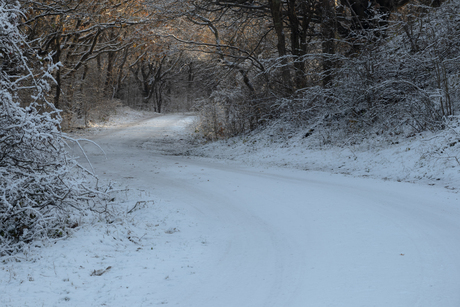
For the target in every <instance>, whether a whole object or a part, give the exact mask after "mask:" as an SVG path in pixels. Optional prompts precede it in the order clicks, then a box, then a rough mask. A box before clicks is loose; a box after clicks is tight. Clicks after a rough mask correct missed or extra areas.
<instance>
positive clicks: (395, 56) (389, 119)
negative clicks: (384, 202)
mask: <svg viewBox="0 0 460 307" xmlns="http://www.w3.org/2000/svg"><path fill="white" fill-rule="evenodd" d="M405 10H406V11H405V12H404V14H401V17H400V18H399V19H398V18H394V19H393V20H391V22H390V23H389V24H388V27H387V28H386V30H385V31H386V32H385V33H386V35H385V36H379V37H375V38H374V39H370V40H369V39H367V40H364V39H363V41H364V42H363V43H362V45H360V47H359V49H358V51H355V52H353V53H350V54H343V53H342V54H340V53H337V54H335V55H334V59H335V63H336V64H335V68H334V70H333V76H334V78H333V80H332V81H331V84H330V85H329V86H327V87H324V86H322V85H321V84H320V85H314V84H313V85H312V86H309V87H307V88H304V89H301V90H299V91H298V92H297V93H296V94H295V96H294V97H293V98H285V99H281V100H278V101H277V102H276V104H275V105H274V108H273V110H276V112H278V115H279V114H280V115H281V116H283V117H284V119H285V121H291V122H297V123H298V124H299V125H308V126H310V127H312V128H315V127H316V126H318V125H321V126H323V127H324V128H325V129H326V130H327V129H330V130H331V131H333V134H334V135H335V136H336V140H347V141H350V142H353V143H354V142H358V141H359V139H362V137H365V136H369V135H373V136H375V135H382V134H384V135H388V136H390V137H391V136H392V135H395V134H406V135H410V134H412V133H414V132H421V131H425V130H438V129H443V128H444V127H445V122H446V119H448V118H449V117H451V116H453V115H455V114H456V112H459V111H460V109H459V107H460V104H459V98H460V87H459V84H460V82H459V81H460V41H459V40H458V37H460V26H459V25H460V23H459V21H460V17H459V15H458V11H459V10H460V1H458V0H453V1H449V2H445V3H443V5H442V6H441V7H439V8H432V7H427V6H423V5H416V4H411V5H408V6H407V7H406V8H405ZM337 44H338V46H339V45H340V43H337ZM321 56H322V55H316V54H312V55H308V56H307V57H305V58H304V60H305V61H314V60H315V59H316V60H317V59H318V57H321ZM321 73H322V72H317V75H318V78H317V79H319V80H320V79H321V78H320V77H321V76H320V74H321ZM275 115H276V114H275Z"/></svg>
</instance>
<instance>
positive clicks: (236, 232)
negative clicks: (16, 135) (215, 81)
mask: <svg viewBox="0 0 460 307" xmlns="http://www.w3.org/2000/svg"><path fill="white" fill-rule="evenodd" d="M133 114H134V115H133ZM149 117H150V118H149ZM147 118H149V119H147ZM141 119H142V120H141ZM133 120H134V122H136V123H133V122H132V121H133ZM139 120H141V121H140V122H139ZM193 120H194V117H193V116H191V115H189V114H174V115H166V116H159V115H157V114H150V115H149V114H145V113H133V112H130V111H129V110H126V109H124V111H123V112H122V113H121V114H120V113H119V116H118V117H115V119H114V120H113V121H112V122H111V123H110V122H109V123H108V124H106V125H100V126H99V127H95V128H93V129H91V130H89V131H84V132H80V134H82V135H77V134H74V136H76V137H88V138H90V139H92V140H94V141H96V142H97V143H98V144H100V146H101V147H102V148H103V149H104V150H105V152H106V155H104V154H103V153H102V152H101V151H100V150H99V149H98V148H96V147H95V146H93V145H92V144H91V143H88V142H86V143H85V142H83V141H82V144H83V145H84V147H85V149H86V151H87V153H88V156H89V158H90V160H91V162H92V166H93V167H94V168H95V170H96V172H97V173H98V174H99V176H100V178H101V180H102V181H104V182H109V181H113V182H115V187H116V188H117V189H118V190H119V191H118V192H116V193H114V197H116V199H117V201H118V203H119V204H120V205H119V208H118V210H119V212H120V215H119V218H117V219H115V220H113V222H112V223H109V224H107V223H103V222H101V221H97V220H92V221H91V222H90V223H87V224H82V225H81V226H79V227H78V228H77V229H76V231H75V233H74V234H73V235H71V237H70V238H68V239H67V240H62V241H59V242H57V243H56V244H53V245H51V246H49V247H47V248H45V249H43V250H41V251H36V253H37V258H38V260H36V261H23V262H7V263H4V264H1V265H0V306H157V305H171V306H187V307H193V306H197V307H198V306H199V307H205V306H213V307H214V306H223V307H227V306H228V307H234V306H238V307H243V306H248V307H253V306H260V307H266V306H273V307H277V306H286V307H291V306H292V307H294V306H340V307H342V306H353V307H355V306H382V307H383V306H385V307H388V306H427V307H428V306H443V307H447V306H452V307H453V306H459V305H460V291H459V290H460V262H459V261H458V259H460V201H459V195H458V193H457V190H456V188H457V187H459V185H458V184H459V183H460V180H459V178H460V174H459V170H460V165H459V164H456V163H457V161H456V159H455V157H456V156H455V153H457V154H458V152H459V148H460V147H459V146H460V144H457V143H455V144H453V145H452V146H451V145H450V144H452V143H453V141H452V142H451V143H448V144H447V143H446V144H447V147H446V148H444V147H442V146H444V145H442V142H441V141H440V140H445V139H448V140H452V139H455V133H456V131H455V130H454V131H453V132H452V133H453V134H452V135H451V134H449V135H447V134H443V135H430V136H429V135H423V136H418V137H417V138H410V139H407V140H405V141H404V142H402V141H401V142H399V144H395V145H394V146H391V147H390V148H380V149H378V148H369V149H367V150H366V148H364V147H363V146H361V147H359V148H333V147H330V148H328V149H327V150H325V149H324V148H316V149H315V148H312V147H311V146H310V147H309V146H307V144H306V140H307V139H302V138H301V137H297V136H291V137H290V138H287V139H286V140H285V141H281V140H280V139H279V138H276V139H275V138H273V137H272V136H270V134H267V135H265V136H260V135H259V136H252V137H247V138H245V139H241V140H238V139H235V140H231V141H229V142H220V143H213V144H208V145H206V146H205V147H199V148H198V147H193V148H191V147H187V146H188V138H189V136H190V134H191V133H192V132H191V130H190V129H189V127H190V124H191V123H192V122H193ZM130 122H131V124H130ZM114 123H116V124H114ZM453 129H456V128H453ZM422 137H423V138H422ZM296 138H297V139H296ZM440 146H441V147H442V148H443V149H442V150H441V151H442V153H441V151H437V150H438V148H440ZM307 148H308V149H307ZM184 152H188V154H189V155H186V156H184V155H179V154H180V153H184ZM76 153H78V152H77V151H76ZM190 154H193V155H200V156H201V157H194V156H190ZM80 155H81V154H80ZM446 155H448V156H446ZM206 157H211V158H206ZM446 157H447V158H446ZM449 157H451V158H449ZM216 158H219V159H216ZM232 160H234V161H232ZM81 162H82V163H83V164H84V165H86V166H87V167H90V166H89V165H88V163H87V162H85V160H84V159H81ZM281 166H282V167H281ZM305 169H309V171H305ZM320 171H321V172H320ZM339 172H342V173H344V174H347V175H344V174H332V173H339ZM363 176H368V177H374V178H365V177H363ZM384 178H386V179H385V180H383V179H384ZM438 179H439V180H438ZM398 181H414V182H416V184H412V183H407V182H398ZM433 185H434V186H433ZM445 187H448V188H447V189H446V188H445ZM452 188H454V190H452Z"/></svg>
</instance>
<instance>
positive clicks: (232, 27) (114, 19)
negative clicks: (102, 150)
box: [0, 0, 460, 254]
mask: <svg viewBox="0 0 460 307" xmlns="http://www.w3.org/2000/svg"><path fill="white" fill-rule="evenodd" d="M0 9H1V11H0V19H1V20H0V25H1V28H0V66H1V89H0V94H1V97H2V101H1V107H0V108H1V114H0V116H1V122H0V124H1V127H0V129H1V130H0V146H1V149H2V151H1V153H0V154H1V156H0V167H1V169H0V170H1V182H0V188H1V191H0V194H1V195H0V197H1V199H2V200H1V205H0V225H1V226H2V229H3V230H1V232H0V253H3V254H9V253H13V252H14V251H16V250H18V249H20V243H18V242H28V241H30V240H32V239H33V238H34V236H35V235H37V236H43V235H47V236H50V237H52V236H56V235H62V233H63V230H62V229H63V228H65V227H66V225H67V227H68V226H69V223H70V222H69V221H65V219H64V218H63V217H64V216H68V214H67V213H65V214H61V215H58V218H54V219H50V218H49V217H50V216H54V217H56V215H55V214H56V212H61V211H62V212H64V211H66V210H67V208H69V207H71V208H76V209H79V208H78V207H79V206H80V205H76V204H77V203H78V204H81V203H82V201H81V200H82V199H85V201H84V203H87V204H89V203H90V202H92V201H93V200H94V199H95V198H97V197H102V198H103V196H101V195H102V194H103V193H102V192H100V190H99V189H98V188H97V187H96V186H93V187H92V188H89V187H87V186H86V185H84V184H83V182H84V180H83V179H82V181H78V180H77V179H75V178H70V177H68V174H69V172H70V170H71V169H78V166H76V164H74V162H72V160H71V159H70V158H68V157H67V156H66V154H65V150H64V149H63V146H64V145H63V144H64V143H63V142H64V140H63V139H62V138H63V136H62V135H61V133H60V131H61V130H62V129H64V130H66V129H70V128H72V127H76V126H86V125H88V124H89V122H90V121H91V120H93V119H94V118H92V117H91V116H95V115H94V114H96V116H98V117H99V118H98V120H101V119H103V118H104V117H106V116H109V115H110V112H111V111H112V110H113V109H114V106H116V105H120V104H123V105H127V106H130V107H133V108H138V109H146V110H152V111H155V112H159V113H162V112H175V111H196V112H199V113H200V114H201V125H200V126H199V132H200V133H202V134H203V136H204V137H205V138H207V139H218V138H226V137H230V136H234V135H237V134H240V133H245V132H247V131H250V130H254V129H256V128H258V127H261V126H264V125H267V124H270V123H271V122H273V121H284V122H286V123H287V124H289V125H291V126H292V127H300V126H302V127H305V126H307V127H310V128H311V130H312V131H313V130H315V129H334V130H337V131H339V132H340V133H339V134H338V135H340V136H341V138H340V139H341V140H346V142H359V139H360V138H363V137H367V136H370V135H379V134H380V135H382V134H384V135H388V136H391V135H394V134H410V133H415V132H420V131H425V130H438V129H445V128H446V127H447V126H448V124H449V121H450V120H451V119H452V118H453V116H455V115H456V114H457V113H458V111H459V110H458V99H459V90H458V89H459V80H460V79H459V67H460V65H459V58H460V52H459V48H460V41H459V39H458V37H460V20H459V19H460V16H459V15H458V11H459V9H460V3H459V1H456V0H453V1H442V0H433V1H430V0H399V1H398V0H375V1H363V0H338V1H330V0H263V1H260V2H258V1H253V0H248V1H247V0H229V1H225V0H224V1H221V0H196V1H188V0H171V1H169V0H158V1H157V0H155V1H153V0H104V1H95V0H77V1H75V0H72V1H71V0H43V1H32V0H19V1H12V0H6V1H2V3H1V4H0ZM33 123H34V124H33ZM305 137H308V134H307V135H306V136H305ZM344 142H345V141H344ZM37 153H39V154H37ZM20 157H21V158H20ZM47 159H51V160H52V161H51V160H47ZM50 161H51V162H50ZM51 170H52V171H51ZM53 172H56V173H53ZM80 173H81V174H82V176H83V177H84V176H89V177H91V176H92V175H91V171H90V170H80ZM37 174H42V175H40V176H42V177H40V178H39V177H37V176H39V175H37ZM45 174H46V176H45ZM53 174H55V175H53ZM52 176H55V177H53V178H55V179H52V180H55V181H53V182H51V181H50V182H49V183H48V181H47V180H51V179H49V178H52ZM45 177H46V178H48V179H44V178H45ZM37 178H38V179H37ZM66 180H68V181H66ZM16 183H17V184H16ZM21 185H22V186H21ZM56 187H58V188H56ZM56 189H58V190H56ZM19 191H22V192H19ZM101 193H102V194H101ZM77 200H78V201H77ZM66 214H67V215H66ZM5 225H6V226H5ZM50 229H53V231H51V230H50ZM7 246H9V247H7ZM12 246H13V247H12Z"/></svg>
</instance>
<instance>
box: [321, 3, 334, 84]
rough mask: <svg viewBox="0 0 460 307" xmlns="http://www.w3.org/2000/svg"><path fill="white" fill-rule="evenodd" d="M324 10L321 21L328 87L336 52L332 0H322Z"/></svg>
mask: <svg viewBox="0 0 460 307" xmlns="http://www.w3.org/2000/svg"><path fill="white" fill-rule="evenodd" d="M322 4H323V7H322V9H323V12H322V22H321V36H322V53H323V63H322V66H323V74H324V76H323V86H324V87H327V86H329V85H330V84H331V82H332V79H333V72H332V70H333V68H334V60H333V55H334V54H335V44H334V38H335V22H334V6H333V2H332V1H331V0H322Z"/></svg>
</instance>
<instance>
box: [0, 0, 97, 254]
mask: <svg viewBox="0 0 460 307" xmlns="http://www.w3.org/2000/svg"><path fill="white" fill-rule="evenodd" d="M20 16H21V10H20V6H19V5H18V3H17V2H16V1H6V2H5V1H1V2H0V66H1V69H0V256H3V257H4V256H9V255H13V254H17V253H18V252H26V251H27V247H28V246H30V244H39V242H40V241H43V240H44V239H51V238H56V237H63V236H65V234H66V228H69V227H71V226H72V225H75V221H76V220H75V219H76V218H77V215H76V213H78V212H79V210H81V209H83V208H85V207H87V206H93V205H94V204H95V203H96V202H97V201H98V200H99V199H100V197H101V196H102V193H100V192H98V191H97V189H96V188H94V184H93V188H90V186H89V185H87V184H86V183H87V182H88V180H90V179H91V176H88V173H89V172H85V170H83V169H82V168H81V167H79V165H78V164H77V163H76V162H75V161H74V160H72V159H71V158H70V157H69V155H68V154H67V153H66V150H65V147H66V146H67V145H66V142H65V139H64V137H63V135H62V134H61V133H60V131H59V124H60V120H61V118H60V115H59V112H58V110H56V109H55V108H54V106H53V105H52V104H51V103H49V102H48V101H47V100H46V95H47V92H48V91H49V89H50V88H49V85H48V82H47V79H50V76H51V75H50V72H51V70H53V69H57V66H56V65H53V64H50V63H51V59H50V58H49V57H47V58H38V57H34V55H33V52H32V51H31V50H30V48H29V47H28V44H27V42H26V41H25V39H24V37H23V36H22V35H21V33H20V32H19V30H18V26H17V23H18V21H19V19H20ZM45 63H48V65H47V66H45V65H44V64H45ZM27 96H28V97H27ZM24 97H27V100H26V99H25V98H24ZM21 103H22V104H23V105H26V106H25V107H22V106H21ZM93 179H94V178H93ZM94 180H95V179H94ZM93 183H94V182H93Z"/></svg>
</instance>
